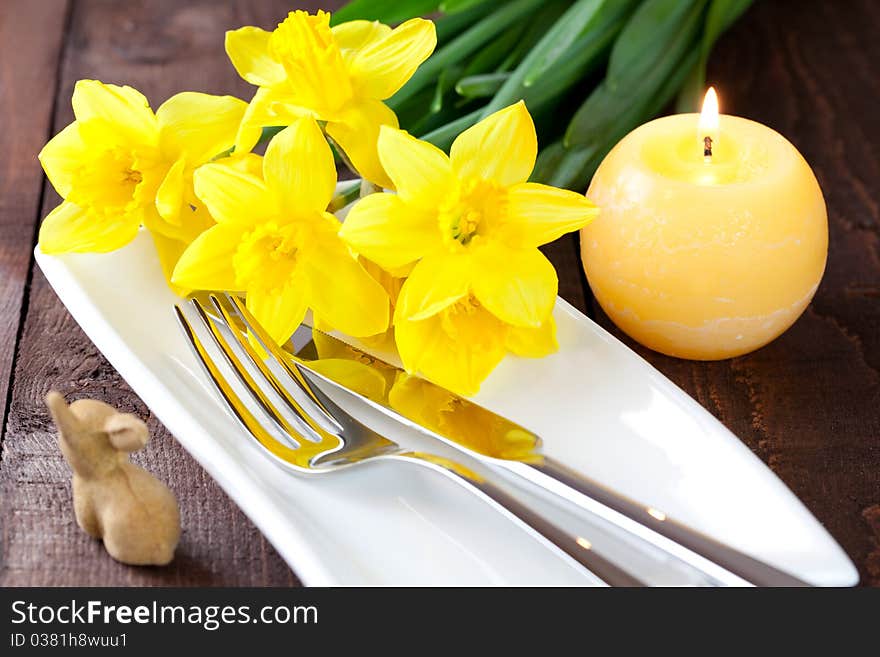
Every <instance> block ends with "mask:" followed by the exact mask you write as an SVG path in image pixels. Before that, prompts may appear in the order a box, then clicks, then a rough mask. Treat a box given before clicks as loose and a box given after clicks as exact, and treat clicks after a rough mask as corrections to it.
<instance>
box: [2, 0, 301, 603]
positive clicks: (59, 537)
mask: <svg viewBox="0 0 880 657" xmlns="http://www.w3.org/2000/svg"><path fill="white" fill-rule="evenodd" d="M22 4H23V6H28V4H27V3H22ZM41 4H42V3H30V5H32V6H39V5H41ZM289 9H290V7H289V3H288V2H286V1H284V0H278V1H273V2H261V3H251V2H247V0H240V1H235V2H216V1H214V0H200V1H198V2H186V3H181V2H177V1H176V0H163V1H162V2H150V3H119V2H112V1H108V0H103V1H102V0H87V1H83V2H77V3H76V4H75V5H74V8H73V13H72V17H71V24H70V30H69V34H68V38H67V45H66V48H65V56H64V61H63V66H62V71H61V84H60V92H59V93H60V95H59V103H58V109H57V112H56V114H55V117H54V131H57V130H60V129H61V128H62V127H64V126H65V125H66V124H67V123H68V122H70V121H71V120H72V118H73V117H72V113H71V110H70V103H69V99H70V94H71V92H72V89H73V85H74V83H75V81H76V80H77V79H80V78H98V79H101V80H104V81H106V82H116V83H127V84H131V85H132V86H134V87H136V88H138V89H139V90H141V91H142V92H143V93H145V94H146V95H147V97H148V98H150V100H151V101H152V103H153V106H154V107H158V105H159V104H160V103H161V102H162V101H163V100H165V99H166V98H167V97H169V96H171V95H172V94H174V93H176V92H178V91H182V90H185V89H191V90H196V91H206V92H211V93H233V94H236V95H239V96H241V97H243V98H247V99H249V98H250V95H251V94H252V93H253V88H252V87H249V85H247V84H246V83H244V82H242V81H241V80H239V78H238V76H237V75H236V73H235V71H234V69H233V68H232V66H231V65H230V64H229V62H228V61H227V59H226V56H225V53H224V51H223V34H224V32H225V30H227V29H232V28H235V27H239V26H241V25H247V24H256V25H262V26H264V27H267V28H271V27H272V26H273V24H274V23H276V22H277V21H278V20H279V19H280V18H283V16H285V15H286V13H287V11H288V10H289ZM4 13H5V11H4ZM32 27H33V29H30V30H25V29H24V28H23V27H22V26H16V29H19V30H21V32H22V33H23V34H24V38H23V39H22V40H21V41H22V42H26V41H27V39H28V38H29V37H28V35H31V36H32V35H33V34H41V33H43V29H44V28H43V27H41V26H40V25H39V24H37V25H34V26H32ZM40 47H44V46H43V45H42V44H41V45H40ZM4 63H5V62H4ZM45 76H46V74H45V73H44V74H43V77H39V76H37V77H36V78H35V79H34V80H32V82H33V84H34V86H35V88H36V91H35V92H34V93H35V94H36V95H37V97H39V96H40V95H45V94H46V93H47V91H46V88H45V82H44V79H45ZM49 93H51V92H49ZM25 108H26V105H24V104H22V105H21V106H19V107H18V108H17V109H14V111H13V110H10V111H9V112H7V114H8V115H9V116H13V115H14V114H15V113H16V112H17V113H21V114H24V113H26V111H27V110H26V109H25ZM4 134H5V131H4ZM45 138H46V134H45V128H44V130H43V133H42V134H40V135H38V136H37V137H35V138H33V139H32V140H31V141H32V143H30V144H22V145H21V146H20V147H19V148H20V149H21V151H22V152H23V153H24V155H23V156H22V157H24V156H27V157H33V154H34V153H36V151H37V150H39V148H40V146H41V142H42V141H44V140H45ZM34 175H37V174H34ZM45 197H46V198H45V202H44V203H43V207H42V211H41V216H45V214H46V213H47V212H48V211H49V210H50V209H51V208H52V207H54V205H55V204H56V203H57V202H58V200H59V199H58V197H57V195H56V194H55V193H54V191H52V190H51V188H50V187H48V186H47V191H46V194H45ZM35 215H36V203H35V202H34V203H32V205H31V206H30V207H23V208H20V212H19V214H18V216H17V217H16V219H17V220H18V221H22V220H23V218H24V219H26V220H27V221H28V222H30V223H29V224H28V225H29V226H33V217H34V216H35ZM31 233H32V228H31V229H30V232H28V234H27V239H23V240H21V241H22V242H23V244H22V249H23V250H24V251H25V252H27V251H28V250H29V249H30V248H31ZM0 262H3V261H0ZM21 278H22V277H21V275H19V279H21ZM29 300H30V302H29V307H28V313H27V319H26V322H25V326H24V331H23V334H22V338H21V343H20V349H19V354H18V358H17V360H16V364H15V379H14V382H15V385H14V389H13V391H12V404H11V411H10V414H9V419H8V423H7V428H6V437H5V442H4V451H3V455H2V468H0V526H2V541H3V544H2V548H3V549H2V554H0V585H2V586H10V585H81V586H83V585H85V586H88V585H244V584H249V585H295V584H298V581H297V579H296V576H295V575H294V574H293V573H292V572H291V571H290V569H289V568H288V567H287V565H286V564H285V563H284V562H283V561H282V560H281V558H280V557H279V556H278V555H277V553H276V552H275V551H274V549H272V547H271V545H269V544H268V542H267V541H266V539H265V538H264V537H263V536H262V534H260V532H259V531H257V530H256V529H255V528H254V526H253V525H252V524H251V523H250V521H248V519H247V518H246V517H245V516H244V515H243V514H242V513H241V511H240V510H239V509H238V508H237V507H236V506H235V505H234V504H233V503H232V502H231V501H230V500H229V499H228V498H227V497H226V495H225V494H223V492H222V490H220V488H219V487H218V486H217V485H216V484H215V483H214V482H213V481H212V480H211V479H210V477H209V476H208V475H207V474H206V473H205V472H204V471H203V470H202V468H201V467H200V466H199V465H198V464H197V463H195V461H193V460H192V459H191V458H190V457H189V455H188V454H186V452H184V451H183V449H182V448H181V447H180V446H179V445H178V444H177V442H176V441H175V440H174V439H173V438H172V437H171V436H170V435H169V434H168V432H167V431H166V430H165V429H164V428H162V427H161V425H159V423H158V422H157V421H156V420H155V418H153V417H152V416H151V415H150V413H149V411H148V410H147V409H146V407H145V406H144V405H143V404H142V403H141V402H140V401H139V400H138V399H137V397H136V396H135V395H134V394H133V393H132V391H131V390H130V389H129V388H128V386H127V385H126V384H125V382H124V381H122V380H121V379H120V377H119V375H118V374H117V373H116V372H115V371H114V370H113V368H112V367H110V365H109V364H108V363H107V362H106V360H105V359H104V358H103V357H102V356H101V355H100V354H99V353H98V352H97V350H96V349H95V348H94V346H93V345H92V344H91V343H90V342H89V340H88V339H87V338H86V337H85V335H84V334H83V333H82V332H81V331H80V330H79V328H78V327H77V325H76V324H75V322H74V321H73V320H72V319H71V317H70V316H69V315H68V313H67V312H66V311H65V309H64V308H63V306H62V305H61V304H60V302H59V301H58V299H57V298H56V297H55V294H54V293H53V292H52V290H51V289H50V288H49V286H48V284H47V283H46V281H45V279H44V278H43V276H42V275H41V274H40V273H39V272H38V271H36V272H35V273H34V279H33V284H32V286H31V290H30V296H29ZM4 378H5V377H4ZM51 388H55V389H58V390H60V391H62V392H63V393H65V394H66V395H68V396H70V397H95V398H97V399H102V400H104V401H107V402H109V403H111V404H113V405H115V406H117V407H119V408H121V409H125V410H128V411H131V412H134V413H137V414H138V415H139V416H141V417H143V418H145V419H146V420H147V421H148V424H149V426H150V429H151V431H152V435H153V438H152V440H151V441H150V443H149V444H148V446H147V448H146V449H145V450H143V451H142V452H139V453H137V454H136V455H135V456H134V459H133V460H135V461H136V462H137V463H139V464H141V465H143V466H144V467H146V468H147V469H149V470H150V471H152V472H154V473H156V474H157V475H158V476H159V477H160V478H161V479H162V480H164V481H166V482H167V483H168V484H169V486H170V487H171V488H172V489H173V490H174V492H175V494H176V495H177V497H178V500H179V501H180V506H181V518H182V526H183V535H182V538H181V543H180V547H179V548H178V552H177V557H176V559H175V560H174V562H173V563H172V564H171V565H170V566H168V567H165V568H130V567H127V566H123V565H121V564H118V563H116V562H114V561H113V560H112V559H110V557H109V556H108V555H107V554H106V553H105V552H104V551H103V548H102V547H101V545H100V544H99V543H98V542H97V541H94V540H92V539H90V538H89V537H87V536H86V535H85V534H84V533H83V532H81V531H80V530H79V529H78V528H77V526H76V524H75V522H74V518H73V511H72V508H71V498H70V485H69V478H70V473H69V470H68V468H67V466H66V464H65V463H64V461H63V460H62V458H61V456H60V454H59V451H58V449H57V446H56V444H55V440H54V436H53V433H52V429H51V424H50V422H49V418H48V416H47V414H46V412H45V410H44V408H43V404H42V397H43V395H44V394H45V393H46V391H48V390H49V389H51Z"/></svg>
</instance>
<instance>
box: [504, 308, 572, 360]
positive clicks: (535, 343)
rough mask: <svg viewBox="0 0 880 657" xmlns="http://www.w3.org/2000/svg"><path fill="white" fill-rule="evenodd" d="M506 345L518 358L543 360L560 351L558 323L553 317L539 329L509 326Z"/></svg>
mask: <svg viewBox="0 0 880 657" xmlns="http://www.w3.org/2000/svg"><path fill="white" fill-rule="evenodd" d="M504 344H505V346H506V347H507V349H508V350H510V351H512V352H513V353H515V354H516V355H517V356H524V357H526V358H543V357H544V356H547V355H549V354H552V353H554V352H556V351H558V350H559V343H558V342H557V341H556V321H555V320H554V319H553V315H551V316H550V317H548V318H547V320H546V321H545V322H544V323H543V324H541V326H539V327H538V328H525V327H522V326H509V327H508V329H507V335H506V336H505V340H504Z"/></svg>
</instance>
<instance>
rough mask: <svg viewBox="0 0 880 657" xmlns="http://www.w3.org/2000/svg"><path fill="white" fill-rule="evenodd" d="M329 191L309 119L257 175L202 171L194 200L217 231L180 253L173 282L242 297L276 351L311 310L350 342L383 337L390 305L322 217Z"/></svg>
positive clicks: (218, 166) (329, 164)
mask: <svg viewBox="0 0 880 657" xmlns="http://www.w3.org/2000/svg"><path fill="white" fill-rule="evenodd" d="M251 158H252V160H253V158H258V156H256V155H252V156H251ZM256 161H259V160H258V159H257V160H256ZM335 186H336V167H335V166H334V162H333V154H332V152H331V151H330V147H329V145H328V144H327V141H326V140H325V138H324V135H323V134H322V132H321V129H320V128H319V127H318V125H317V123H315V121H314V119H312V118H311V117H304V118H302V119H298V120H296V121H294V123H292V124H291V125H290V127H288V128H286V129H284V130H282V131H281V132H280V133H278V134H277V135H276V136H275V137H274V138H273V139H272V141H271V142H269V146H268V148H267V149H266V155H265V157H264V158H262V175H257V174H255V173H254V172H252V171H247V170H244V169H243V168H242V167H236V166H230V165H227V164H224V163H222V161H221V162H217V163H211V164H206V165H204V166H202V167H200V168H199V169H198V170H197V171H196V172H195V191H196V195H197V196H198V198H199V199H200V200H201V201H202V202H204V203H205V205H206V206H207V207H208V210H209V211H210V212H211V215H212V216H213V217H214V218H215V219H216V220H217V225H216V226H214V227H212V228H209V229H208V230H207V231H205V232H204V233H202V234H201V235H200V236H199V237H198V238H197V239H196V240H195V241H194V242H193V243H192V244H191V245H190V246H189V247H188V248H187V250H186V251H185V252H184V253H183V255H182V256H181V258H180V261H179V262H178V263H177V267H176V268H175V270H174V275H173V277H172V281H173V282H174V283H175V284H177V285H181V286H183V287H187V288H191V289H197V290H226V291H233V292H246V293H247V307H248V310H249V311H250V312H251V314H253V315H254V317H255V318H256V319H257V321H259V322H260V323H261V324H262V326H263V327H264V328H265V329H266V331H267V332H268V333H269V335H271V336H272V338H273V339H274V340H276V341H277V342H278V343H279V344H283V343H284V342H286V341H287V339H288V338H289V337H290V336H291V334H292V333H293V331H294V330H295V329H296V327H297V326H299V324H300V323H301V322H302V321H303V319H304V316H305V313H306V311H307V310H308V309H309V308H311V309H312V310H314V312H315V314H316V315H317V316H319V317H320V318H321V319H322V320H324V321H326V322H327V323H329V324H330V325H332V326H334V327H335V328H337V329H339V330H341V331H344V332H345V333H348V334H349V335H352V336H358V337H360V336H369V335H373V334H376V333H381V332H383V331H385V330H386V328H387V327H388V296H387V294H386V293H385V290H384V289H382V286H381V285H380V284H379V283H378V282H377V281H376V280H374V279H373V278H372V277H371V276H370V275H369V274H368V273H367V272H366V271H365V270H364V268H363V267H362V266H361V265H360V264H359V263H358V261H357V259H356V258H355V256H354V255H352V254H351V252H350V251H349V250H348V247H347V246H346V245H345V244H344V243H343V242H342V240H340V239H339V235H338V231H339V225H340V224H339V221H338V220H337V219H336V217H334V216H333V215H332V214H329V213H328V212H326V208H327V205H328V204H329V203H330V199H331V198H332V197H333V192H334V189H335Z"/></svg>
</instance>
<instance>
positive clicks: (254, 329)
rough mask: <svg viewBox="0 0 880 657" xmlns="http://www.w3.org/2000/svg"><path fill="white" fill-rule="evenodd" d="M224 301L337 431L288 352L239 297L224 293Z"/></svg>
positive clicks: (337, 423)
mask: <svg viewBox="0 0 880 657" xmlns="http://www.w3.org/2000/svg"><path fill="white" fill-rule="evenodd" d="M226 301H227V302H229V303H231V304H232V305H233V306H234V307H235V309H236V311H237V312H238V316H239V317H240V318H241V320H242V322H244V325H245V326H246V327H247V329H248V331H250V332H251V333H252V334H253V335H254V337H255V338H256V339H257V342H259V343H260V346H262V347H263V350H264V351H265V352H266V353H268V354H269V355H271V356H272V357H273V358H274V360H275V362H276V363H278V364H279V365H280V366H281V367H282V368H283V369H284V371H285V372H286V373H287V375H288V376H289V377H290V378H291V379H293V381H294V383H296V385H297V386H298V387H299V389H300V390H302V391H303V392H304V393H305V394H306V395H308V396H309V398H310V399H312V400H313V402H314V404H315V406H316V414H317V415H319V416H320V417H321V418H323V419H325V420H326V421H327V422H329V423H330V424H331V425H332V426H333V427H335V429H334V430H336V431H338V430H340V429H341V427H340V426H339V421H338V420H337V419H336V418H335V417H334V415H333V413H331V412H330V411H328V410H327V409H326V408H325V407H324V405H323V403H322V402H321V400H320V399H319V398H318V397H317V396H316V395H315V393H314V391H313V390H312V386H311V385H310V384H309V382H308V381H306V379H305V378H304V377H303V375H302V373H301V372H300V371H299V369H298V368H296V367H292V366H291V364H290V359H291V358H293V357H292V356H291V355H290V354H288V353H287V352H285V351H284V350H283V349H281V348H280V347H279V346H278V345H277V344H276V343H275V341H274V340H273V339H272V338H271V337H270V336H269V334H268V333H266V330H265V329H264V328H263V327H262V326H261V325H260V323H259V322H258V321H257V320H256V319H255V318H254V316H253V315H251V313H250V311H249V310H248V309H247V306H245V304H244V302H242V300H241V299H239V298H238V297H235V296H231V295H228V294H227V295H226Z"/></svg>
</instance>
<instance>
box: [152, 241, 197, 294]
mask: <svg viewBox="0 0 880 657" xmlns="http://www.w3.org/2000/svg"><path fill="white" fill-rule="evenodd" d="M150 236H151V237H152V238H153V244H154V245H155V246H156V254H157V255H158V256H159V264H160V265H161V267H162V273H163V274H164V275H165V280H166V281H167V282H168V286H169V287H170V288H171V289H172V291H173V292H174V293H175V294H176V295H178V296H181V297H185V296H186V295H187V294H189V292H190V289H189V288H186V287H182V286H180V285H176V284H175V283H173V282H171V276H172V275H173V274H174V267H175V266H176V265H177V261H178V260H180V256H181V255H183V252H184V251H185V250H186V247H187V243H186V242H183V241H181V240H175V239H171V238H170V237H166V236H165V235H162V234H161V233H157V232H155V231H150Z"/></svg>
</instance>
